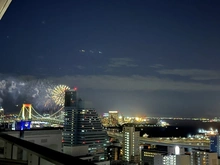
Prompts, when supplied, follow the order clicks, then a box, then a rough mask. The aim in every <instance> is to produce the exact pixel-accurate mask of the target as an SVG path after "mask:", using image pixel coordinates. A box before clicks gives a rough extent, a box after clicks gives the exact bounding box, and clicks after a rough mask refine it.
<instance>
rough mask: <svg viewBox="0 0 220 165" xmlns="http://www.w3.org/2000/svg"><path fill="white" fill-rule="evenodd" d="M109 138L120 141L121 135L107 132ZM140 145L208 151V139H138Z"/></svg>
mask: <svg viewBox="0 0 220 165" xmlns="http://www.w3.org/2000/svg"><path fill="white" fill-rule="evenodd" d="M107 133H108V135H109V136H110V137H113V138H116V139H118V140H119V141H122V138H123V134H122V133H114V132H110V131H108V132H107ZM139 140H140V143H141V144H151V145H161V146H180V147H184V148H195V149H209V145H210V141H209V140H208V139H198V138H170V137H162V138H149V137H148V138H146V137H140V139H139Z"/></svg>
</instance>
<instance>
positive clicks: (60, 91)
mask: <svg viewBox="0 0 220 165" xmlns="http://www.w3.org/2000/svg"><path fill="white" fill-rule="evenodd" d="M69 89H70V88H69V87H68V86H66V85H58V86H55V87H54V89H53V90H51V98H52V100H53V101H54V102H55V103H56V104H57V105H59V106H64V102H65V98H64V97H65V91H66V90H69Z"/></svg>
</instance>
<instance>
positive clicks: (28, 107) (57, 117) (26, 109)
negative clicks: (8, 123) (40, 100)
mask: <svg viewBox="0 0 220 165" xmlns="http://www.w3.org/2000/svg"><path fill="white" fill-rule="evenodd" d="M63 109H64V107H61V108H60V109H59V110H58V111H56V112H55V113H54V114H51V115H50V116H47V117H45V116H43V115H41V114H40V113H39V112H37V111H36V110H35V109H34V107H33V106H32V104H23V105H22V108H21V110H20V113H19V115H18V118H17V120H31V121H40V122H48V123H50V124H63V122H64V119H63V115H62V113H61V112H62V111H63Z"/></svg>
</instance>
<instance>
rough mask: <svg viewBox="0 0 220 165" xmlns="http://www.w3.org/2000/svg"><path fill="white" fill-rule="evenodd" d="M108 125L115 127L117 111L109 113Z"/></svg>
mask: <svg viewBox="0 0 220 165" xmlns="http://www.w3.org/2000/svg"><path fill="white" fill-rule="evenodd" d="M108 113H109V124H110V125H112V126H115V125H117V124H118V111H109V112H108Z"/></svg>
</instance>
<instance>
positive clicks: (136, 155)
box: [123, 127, 140, 163]
mask: <svg viewBox="0 0 220 165" xmlns="http://www.w3.org/2000/svg"><path fill="white" fill-rule="evenodd" d="M139 138H140V132H139V131H135V127H124V128H123V159H124V160H125V161H132V160H133V161H140V150H139ZM137 163H138V162H137Z"/></svg>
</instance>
